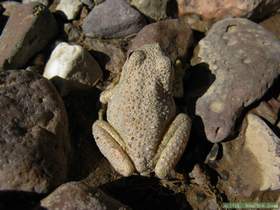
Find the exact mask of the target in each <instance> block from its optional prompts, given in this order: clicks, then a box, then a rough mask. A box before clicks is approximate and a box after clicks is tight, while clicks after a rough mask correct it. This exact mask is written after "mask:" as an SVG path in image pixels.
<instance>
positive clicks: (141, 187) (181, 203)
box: [101, 176, 192, 210]
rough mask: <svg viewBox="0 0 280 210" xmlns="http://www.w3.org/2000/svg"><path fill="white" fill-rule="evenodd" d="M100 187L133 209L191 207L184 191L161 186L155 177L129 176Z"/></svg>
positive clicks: (181, 208) (168, 209) (169, 209)
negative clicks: (176, 191)
mask: <svg viewBox="0 0 280 210" xmlns="http://www.w3.org/2000/svg"><path fill="white" fill-rule="evenodd" d="M101 189H102V190H104V191H105V192H106V193H108V194H109V195H111V196H112V197H114V198H116V199H117V200H119V201H120V202H122V203H124V204H125V205H128V206H130V207H131V208H132V209H134V210H138V209H139V210H143V209H145V210H150V209H151V210H154V209H161V210H173V209H178V210H188V209H192V208H191V206H190V205H189V203H188V202H187V200H186V197H185V195H184V193H175V192H173V191H171V190H169V189H167V188H165V187H163V186H161V185H160V183H159V180H158V179H157V178H148V177H143V176H131V177H126V178H121V179H118V180H116V181H114V182H111V183H107V184H105V185H103V186H101Z"/></svg>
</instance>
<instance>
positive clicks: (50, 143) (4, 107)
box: [0, 70, 70, 193]
mask: <svg viewBox="0 0 280 210" xmlns="http://www.w3.org/2000/svg"><path fill="white" fill-rule="evenodd" d="M0 84H1V85H0V108H1V114H0V143H1V147H0V189H1V190H20V191H29V192H30V191H31V192H38V193H46V192H49V191H50V190H51V189H53V188H54V187H56V186H58V185H60V184H61V183H63V182H64V181H65V180H66V178H67V173H68V161H69V154H70V140H69V134H68V120H67V114H66V111H65V108H64V103H63V101H62V99H61V98H60V96H59V95H58V93H57V91H56V89H55V88H54V86H53V85H52V84H51V83H50V82H49V81H48V80H47V79H45V78H43V77H42V76H41V75H39V74H36V73H34V72H31V71H27V70H10V71H5V72H2V73H1V74H0Z"/></svg>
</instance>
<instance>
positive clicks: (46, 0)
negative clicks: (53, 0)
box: [22, 0, 49, 6]
mask: <svg viewBox="0 0 280 210" xmlns="http://www.w3.org/2000/svg"><path fill="white" fill-rule="evenodd" d="M32 2H37V3H41V4H43V5H45V6H48V5H49V0H22V3H23V4H28V3H32Z"/></svg>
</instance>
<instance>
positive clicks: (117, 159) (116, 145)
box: [92, 120, 135, 176]
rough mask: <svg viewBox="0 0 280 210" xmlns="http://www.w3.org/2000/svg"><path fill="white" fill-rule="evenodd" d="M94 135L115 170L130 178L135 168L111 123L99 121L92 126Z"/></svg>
mask: <svg viewBox="0 0 280 210" xmlns="http://www.w3.org/2000/svg"><path fill="white" fill-rule="evenodd" d="M92 133H93V136H94V138H95V142H96V144H97V146H98V147H99V149H100V151H101V153H102V154H103V155H104V156H105V157H106V158H107V159H108V161H109V162H110V163H111V165H112V166H113V168H114V169H115V170H116V171H117V172H118V173H120V174H121V175H123V176H130V175H131V174H132V173H133V172H134V171H135V168H134V165H133V163H132V161H131V159H130V158H129V156H128V155H127V153H126V152H125V145H124V142H123V140H122V139H121V137H120V136H119V134H118V133H117V132H116V131H115V129H114V128H113V127H112V126H111V125H110V124H109V123H107V122H105V121H102V120H97V121H96V122H95V123H94V124H93V126H92Z"/></svg>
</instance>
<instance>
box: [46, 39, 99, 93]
mask: <svg viewBox="0 0 280 210" xmlns="http://www.w3.org/2000/svg"><path fill="white" fill-rule="evenodd" d="M43 75H44V77H46V78H47V79H52V78H55V77H59V78H62V79H64V80H66V81H67V82H69V84H68V86H64V84H65V83H62V84H61V85H62V86H61V87H60V89H65V91H66V89H67V88H70V86H71V84H72V86H76V87H79V86H82V85H83V86H89V87H93V86H95V84H96V83H97V82H98V81H99V80H100V79H101V77H102V70H101V68H100V66H99V65H98V63H97V62H96V61H95V59H94V58H93V57H92V56H91V55H90V54H89V53H88V52H87V51H86V50H85V49H83V48H82V47H81V46H79V45H75V44H73V45H70V44H68V43H66V42H62V43H60V44H58V45H57V46H56V48H55V49H54V50H53V52H52V54H51V57H50V59H49V60H48V62H47V64H46V67H45V70H44V74H43ZM65 85H66V84H65Z"/></svg>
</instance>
